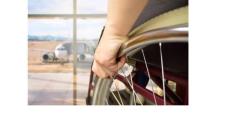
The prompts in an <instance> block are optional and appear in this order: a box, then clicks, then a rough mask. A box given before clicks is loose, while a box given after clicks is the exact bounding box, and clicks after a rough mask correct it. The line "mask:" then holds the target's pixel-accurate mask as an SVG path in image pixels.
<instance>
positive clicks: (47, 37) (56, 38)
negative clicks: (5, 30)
mask: <svg viewBox="0 0 230 129" xmlns="http://www.w3.org/2000/svg"><path fill="white" fill-rule="evenodd" d="M69 39H70V38H67V37H62V36H52V35H45V36H36V35H28V40H29V41H66V40H69Z"/></svg>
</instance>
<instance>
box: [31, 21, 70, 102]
mask: <svg viewBox="0 0 230 129" xmlns="http://www.w3.org/2000/svg"><path fill="white" fill-rule="evenodd" d="M71 35H72V20H62V19H48V20H47V19H30V20H29V22H28V104H29V105H68V104H71V105H72V104H73V86H72V71H73V69H72V66H73V65H72V58H71V57H72V56H71V53H70V52H69V49H68V47H66V46H65V45H63V44H70V43H71V42H70V40H71V37H72V36H71ZM67 46H68V45H67Z"/></svg>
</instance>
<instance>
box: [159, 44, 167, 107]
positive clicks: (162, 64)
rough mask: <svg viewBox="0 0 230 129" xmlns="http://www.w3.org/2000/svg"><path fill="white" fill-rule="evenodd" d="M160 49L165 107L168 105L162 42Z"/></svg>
mask: <svg viewBox="0 0 230 129" xmlns="http://www.w3.org/2000/svg"><path fill="white" fill-rule="evenodd" d="M159 47H160V57H161V74H162V85H163V96H164V105H166V94H165V76H164V63H163V55H162V44H161V42H160V43H159Z"/></svg>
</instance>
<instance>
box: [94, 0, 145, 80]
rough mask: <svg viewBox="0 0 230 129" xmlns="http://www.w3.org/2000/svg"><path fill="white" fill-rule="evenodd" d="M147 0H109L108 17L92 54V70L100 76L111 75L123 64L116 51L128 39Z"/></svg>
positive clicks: (123, 58)
mask: <svg viewBox="0 0 230 129" xmlns="http://www.w3.org/2000/svg"><path fill="white" fill-rule="evenodd" d="M147 2H148V0H109V1H108V17H107V21H106V26H105V30H104V33H103V36H102V38H101V40H100V42H99V45H98V47H97V49H96V52H95V55H94V62H93V67H92V70H93V72H94V73H95V74H96V75H97V76H99V77H101V78H107V77H111V76H113V75H114V74H116V72H117V71H118V70H119V69H120V68H121V67H122V66H123V65H124V64H125V57H122V58H120V59H119V60H117V54H118V51H119V49H120V47H121V45H122V43H123V42H125V41H127V40H128V37H127V35H128V33H129V31H130V29H131V28H132V26H133V24H134V22H135V21H136V20H137V18H138V16H139V15H140V13H141V11H142V10H143V9H144V7H145V5H146V3H147Z"/></svg>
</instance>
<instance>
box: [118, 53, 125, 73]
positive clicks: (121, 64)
mask: <svg viewBox="0 0 230 129" xmlns="http://www.w3.org/2000/svg"><path fill="white" fill-rule="evenodd" d="M125 62H126V58H125V56H122V57H121V58H120V60H119V61H118V63H117V71H118V70H119V69H120V68H121V67H122V66H123V65H124V64H125Z"/></svg>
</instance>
